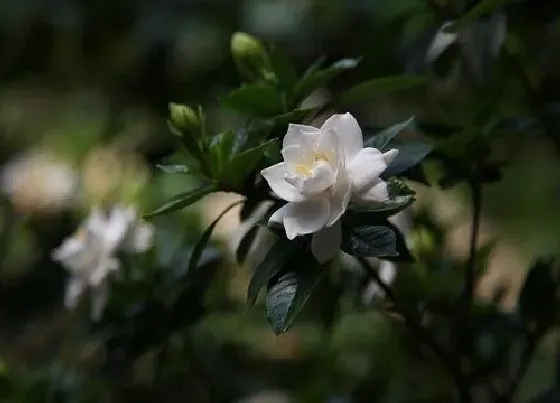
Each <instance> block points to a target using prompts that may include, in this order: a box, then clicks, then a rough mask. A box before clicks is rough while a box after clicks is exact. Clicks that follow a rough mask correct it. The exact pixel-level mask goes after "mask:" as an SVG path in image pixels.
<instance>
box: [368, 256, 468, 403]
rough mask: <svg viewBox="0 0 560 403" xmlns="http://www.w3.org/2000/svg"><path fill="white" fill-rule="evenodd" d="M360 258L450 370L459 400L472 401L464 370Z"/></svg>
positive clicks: (408, 321)
mask: <svg viewBox="0 0 560 403" xmlns="http://www.w3.org/2000/svg"><path fill="white" fill-rule="evenodd" d="M358 260H359V262H360V263H361V264H362V266H364V267H365V268H366V270H367V273H368V275H369V276H371V278H373V280H375V282H376V283H377V285H378V286H379V287H380V288H381V289H382V290H383V292H384V293H385V295H386V296H387V297H388V298H389V299H390V300H391V301H393V303H394V304H395V305H396V306H397V307H398V309H399V311H400V312H401V314H402V315H403V318H404V320H405V325H406V326H407V327H408V328H409V329H410V330H411V331H413V332H415V333H416V334H417V336H418V338H419V339H421V340H422V341H423V342H424V343H425V344H426V345H427V346H428V347H429V348H430V349H431V350H432V352H433V353H434V355H435V356H436V357H437V358H438V360H439V361H440V363H441V365H442V366H443V367H444V368H445V369H446V370H447V371H449V373H450V374H451V376H452V378H453V380H454V382H455V385H456V387H457V391H458V392H459V401H460V402H461V403H471V402H472V397H471V393H470V388H469V385H468V383H467V382H466V378H465V376H464V374H463V371H462V370H461V368H460V367H459V366H458V365H457V363H456V361H455V360H454V359H453V357H452V356H451V355H450V354H449V353H448V352H447V351H446V350H445V349H444V348H443V347H442V346H440V345H439V343H438V342H437V341H436V340H435V339H434V338H433V337H432V335H431V334H430V333H429V332H428V331H427V330H426V328H424V326H422V323H421V322H420V320H419V319H418V318H417V315H416V313H415V312H413V311H411V310H409V309H407V308H406V306H405V304H403V303H402V302H401V301H400V300H399V298H398V297H397V295H396V294H395V293H394V292H393V290H391V288H390V287H389V286H388V285H387V284H386V283H385V282H383V280H381V278H380V277H379V275H378V274H377V271H376V270H374V269H373V268H372V267H371V266H370V265H369V263H368V261H367V260H366V259H364V258H361V257H360V258H358Z"/></svg>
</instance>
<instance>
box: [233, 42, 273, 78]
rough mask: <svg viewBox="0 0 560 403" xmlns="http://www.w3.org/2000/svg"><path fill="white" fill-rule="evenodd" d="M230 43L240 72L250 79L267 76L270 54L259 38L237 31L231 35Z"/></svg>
mask: <svg viewBox="0 0 560 403" xmlns="http://www.w3.org/2000/svg"><path fill="white" fill-rule="evenodd" d="M230 45H231V54H232V56H233V59H234V60H235V63H236V64H237V68H238V69H239V71H240V73H242V74H244V75H245V76H247V77H248V78H250V79H257V78H259V77H264V76H266V72H267V71H268V70H269V61H268V55H267V53H266V50H265V47H264V45H263V44H262V43H261V42H260V41H259V40H258V39H256V38H254V37H252V36H251V35H249V34H246V33H244V32H236V33H235V34H233V35H232V37H231V44H230Z"/></svg>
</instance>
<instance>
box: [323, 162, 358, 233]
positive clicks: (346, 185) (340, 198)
mask: <svg viewBox="0 0 560 403" xmlns="http://www.w3.org/2000/svg"><path fill="white" fill-rule="evenodd" d="M351 190H352V187H351V182H350V180H349V179H348V174H347V172H346V168H345V166H344V156H341V159H340V161H339V164H338V175H337V177H336V182H335V184H334V186H332V187H331V191H330V200H329V202H330V218H329V220H328V221H327V226H331V225H332V224H333V223H335V222H336V221H338V220H339V218H340V217H341V216H342V214H344V212H345V211H346V208H347V207H348V203H350V197H351V195H352V192H351Z"/></svg>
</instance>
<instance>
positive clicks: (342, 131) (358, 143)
mask: <svg viewBox="0 0 560 403" xmlns="http://www.w3.org/2000/svg"><path fill="white" fill-rule="evenodd" d="M321 131H322V132H328V131H332V132H334V134H335V135H336V136H337V137H338V141H339V143H340V147H341V148H342V150H343V151H344V156H345V158H346V161H350V160H351V159H352V158H353V157H354V156H355V155H356V154H358V152H359V151H360V150H361V149H362V147H363V146H364V142H363V138H362V129H360V125H359V124H358V122H357V121H356V119H355V118H354V117H353V116H352V115H351V114H350V113H348V112H346V113H345V114H343V115H333V116H331V117H330V118H328V119H327V120H326V121H325V123H324V124H323V126H321Z"/></svg>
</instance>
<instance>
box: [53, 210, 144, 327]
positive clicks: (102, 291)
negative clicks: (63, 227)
mask: <svg viewBox="0 0 560 403" xmlns="http://www.w3.org/2000/svg"><path fill="white" fill-rule="evenodd" d="M152 237H153V227H152V225H151V224H149V223H145V222H142V221H139V219H138V214H137V212H136V209H135V208H134V207H124V206H116V207H114V208H112V209H111V210H110V211H109V212H104V211H102V210H101V209H100V208H94V209H93V210H92V211H91V213H90V215H89V217H88V218H87V219H86V220H85V222H84V223H83V224H82V225H81V226H80V228H79V229H78V231H77V232H76V233H75V234H74V235H72V236H70V237H69V238H67V239H65V240H64V241H63V242H62V244H61V245H60V246H59V247H58V248H56V249H55V250H54V251H53V252H52V258H53V259H54V260H56V261H58V262H60V263H61V264H62V266H63V267H64V268H65V269H66V270H68V271H69V273H70V278H69V280H68V283H67V286H66V296H65V300H64V304H65V306H66V307H67V308H68V309H73V308H75V307H76V305H77V304H78V302H79V299H80V297H81V296H82V294H83V293H84V292H85V291H86V290H87V289H88V288H89V289H90V290H91V296H92V308H91V316H92V319H93V320H99V319H100V318H101V315H102V313H103V310H104V309H105V305H106V303H107V299H108V295H109V288H108V287H109V284H108V280H109V277H110V275H111V274H112V273H114V272H116V271H117V270H118V269H119V268H120V266H121V263H120V261H119V259H118V258H117V256H116V254H117V252H118V251H119V250H125V251H127V252H129V253H141V252H145V251H146V250H148V249H149V248H150V246H151V244H152Z"/></svg>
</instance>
